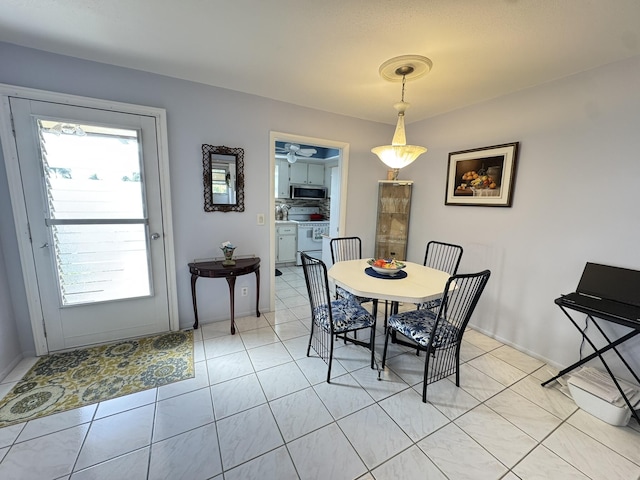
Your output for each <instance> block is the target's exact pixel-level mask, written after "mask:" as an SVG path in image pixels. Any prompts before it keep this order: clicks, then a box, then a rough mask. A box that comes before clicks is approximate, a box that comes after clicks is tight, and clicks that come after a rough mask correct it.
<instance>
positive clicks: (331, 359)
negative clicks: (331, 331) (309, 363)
mask: <svg viewBox="0 0 640 480" xmlns="http://www.w3.org/2000/svg"><path fill="white" fill-rule="evenodd" d="M332 337H333V335H332ZM332 362H333V338H331V343H330V346H329V369H328V370H327V383H331V363H332Z"/></svg>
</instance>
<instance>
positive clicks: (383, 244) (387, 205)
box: [375, 180, 413, 260]
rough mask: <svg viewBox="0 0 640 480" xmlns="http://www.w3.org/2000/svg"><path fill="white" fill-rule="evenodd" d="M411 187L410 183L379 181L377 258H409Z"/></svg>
mask: <svg viewBox="0 0 640 480" xmlns="http://www.w3.org/2000/svg"><path fill="white" fill-rule="evenodd" d="M412 188H413V182H412V181H407V180H380V181H379V182H378V221H377V225H376V246H375V252H376V258H395V259H396V260H406V259H407V238H408V235H409V213H410V212H411V190H412Z"/></svg>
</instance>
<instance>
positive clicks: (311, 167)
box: [289, 161, 324, 187]
mask: <svg viewBox="0 0 640 480" xmlns="http://www.w3.org/2000/svg"><path fill="white" fill-rule="evenodd" d="M289 182H290V183H291V184H293V185H316V186H320V187H322V186H324V165H322V164H321V163H306V162H300V161H297V162H296V163H293V164H291V166H290V170H289Z"/></svg>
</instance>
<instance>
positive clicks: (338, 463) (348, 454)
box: [0, 267, 640, 480]
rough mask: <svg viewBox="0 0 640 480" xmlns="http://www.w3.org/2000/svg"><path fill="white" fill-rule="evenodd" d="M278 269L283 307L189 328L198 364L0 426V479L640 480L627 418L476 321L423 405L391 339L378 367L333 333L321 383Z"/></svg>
mask: <svg viewBox="0 0 640 480" xmlns="http://www.w3.org/2000/svg"><path fill="white" fill-rule="evenodd" d="M282 270H283V273H284V274H283V275H282V276H280V277H276V285H277V289H276V290H277V308H276V312H271V313H267V314H265V315H264V316H262V317H260V318H255V317H246V318H241V319H239V320H238V330H239V332H238V334H236V335H235V336H231V335H229V333H228V324H227V322H224V323H212V324H205V325H203V326H202V328H200V329H199V330H197V331H196V335H195V354H196V359H195V360H196V376H195V378H193V379H191V380H186V381H183V382H179V383H175V384H172V385H167V386H164V387H160V388H157V389H153V390H147V391H144V392H141V393H138V394H134V395H130V396H128V397H122V398H118V399H114V400H110V401H107V402H102V403H100V404H97V405H91V406H88V407H84V408H81V409H78V410H74V411H70V412H65V413H61V414H57V415H52V416H49V417H45V418H42V419H39V420H34V421H31V422H27V423H23V424H20V425H15V426H11V427H6V428H3V429H0V479H2V480H13V479H16V480H18V479H19V480H27V479H37V480H46V479H73V480H88V479H92V480H99V479H133V480H136V479H154V480H155V479H188V480H197V479H215V480H222V479H225V480H236V479H238V480H240V479H242V480H247V479H261V480H266V479H274V480H275V479H278V480H287V479H323V480H324V479H327V480H329V479H331V480H339V479H376V480H386V479H394V480H396V479H421V478H422V479H429V480H437V479H451V480H453V479H473V480H478V479H507V480H515V479H563V480H564V479H593V480H600V479H606V480H613V479H621V480H622V479H624V480H629V479H638V478H640V428H639V427H638V424H637V423H636V422H635V420H632V422H631V424H630V426H629V427H626V428H619V427H612V426H610V425H608V424H605V423H603V422H601V421H599V420H598V419H596V418H594V417H592V416H590V415H589V414H586V413H584V412H583V411H581V410H579V409H577V408H576V406H575V404H574V403H573V402H572V401H571V400H570V399H569V398H567V397H565V396H564V395H562V394H561V393H560V392H559V391H557V390H555V389H546V388H542V387H541V386H540V382H541V381H542V380H545V379H546V378H548V377H549V375H550V374H549V369H547V368H546V367H545V365H543V364H542V363H541V362H539V361H538V360H536V359H534V358H531V357H529V356H527V355H524V354H522V353H521V352H519V351H517V350H515V349H513V348H511V347H509V346H507V345H503V344H501V343H500V342H497V341H495V340H493V339H491V338H489V337H487V336H485V335H482V334H480V333H478V332H475V331H473V330H470V331H468V332H467V333H466V334H465V339H464V345H463V350H462V356H463V359H462V360H463V362H464V363H463V365H462V366H461V387H460V388H456V387H455V385H454V383H452V382H451V381H450V380H448V379H445V380H441V381H439V382H437V383H435V384H433V385H430V386H429V402H428V403H426V404H423V403H422V402H421V399H420V393H419V392H420V391H421V383H420V382H421V375H422V374H421V371H422V368H423V364H422V358H423V357H420V358H418V357H416V356H415V353H413V352H411V351H408V350H407V349H404V348H402V347H398V346H393V347H392V348H391V351H390V355H392V357H391V358H390V359H389V362H388V368H387V369H386V370H385V371H384V372H383V376H382V378H383V379H382V381H378V380H377V375H376V372H375V371H374V370H371V369H370V368H369V366H368V354H367V352H366V350H364V349H363V348H362V347H354V346H344V345H343V344H339V346H337V348H336V351H335V356H336V359H337V362H336V363H335V367H334V372H333V380H332V383H331V384H327V383H326V382H325V381H324V378H325V376H326V365H325V364H324V362H322V360H319V359H318V358H313V357H311V358H309V357H306V345H307V341H308V332H309V330H308V325H309V307H308V303H307V301H306V291H305V287H304V279H303V277H302V271H301V269H300V268H299V267H291V268H285V269H282ZM408 307H409V306H407V308H408ZM378 340H379V341H378V351H380V352H381V351H382V349H381V345H382V340H383V338H382V335H381V332H380V335H379V338H378ZM32 363H33V360H32V359H30V360H26V361H24V362H23V363H22V364H21V365H20V366H19V367H18V368H16V371H15V372H14V373H12V374H11V375H10V376H9V377H8V378H6V379H5V380H4V383H2V384H0V395H3V394H4V393H5V392H6V391H8V390H9V389H10V388H11V386H12V385H13V384H15V382H16V381H17V380H18V379H19V378H20V376H21V375H22V374H23V373H24V372H25V371H26V369H28V368H29V366H30V365H31V364H32Z"/></svg>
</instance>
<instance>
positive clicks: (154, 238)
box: [151, 233, 160, 240]
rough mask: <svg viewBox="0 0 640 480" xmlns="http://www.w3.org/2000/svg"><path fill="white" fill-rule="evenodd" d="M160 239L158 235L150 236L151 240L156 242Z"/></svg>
mask: <svg viewBox="0 0 640 480" xmlns="http://www.w3.org/2000/svg"><path fill="white" fill-rule="evenodd" d="M159 238H160V234H159V233H153V234H152V235H151V240H158V239H159Z"/></svg>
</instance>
